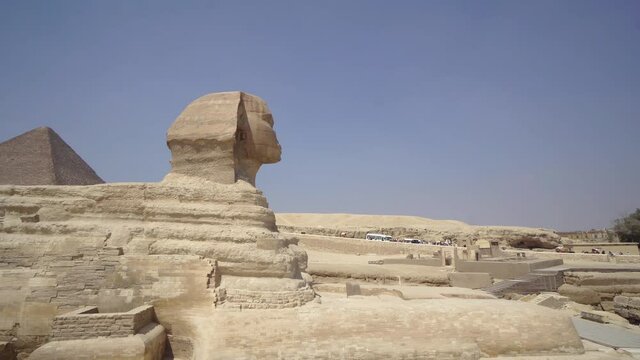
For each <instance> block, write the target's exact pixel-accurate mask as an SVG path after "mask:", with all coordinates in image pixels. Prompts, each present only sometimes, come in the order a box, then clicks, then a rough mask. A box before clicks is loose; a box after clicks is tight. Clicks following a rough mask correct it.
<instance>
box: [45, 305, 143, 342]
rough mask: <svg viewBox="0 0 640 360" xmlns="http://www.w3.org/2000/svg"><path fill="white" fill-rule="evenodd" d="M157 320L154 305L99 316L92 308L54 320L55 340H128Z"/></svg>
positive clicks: (53, 335) (53, 338) (57, 317)
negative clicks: (99, 338)
mask: <svg viewBox="0 0 640 360" xmlns="http://www.w3.org/2000/svg"><path fill="white" fill-rule="evenodd" d="M154 320H155V312H154V310H153V306H150V305H145V306H140V307H137V308H135V309H133V310H130V311H128V312H124V313H98V308H97V307H95V306H88V307H84V308H82V309H79V310H76V311H72V312H70V313H66V314H63V315H59V316H56V317H55V319H54V320H53V329H52V332H51V334H52V340H56V341H61V340H76V339H89V338H94V337H125V336H130V335H135V334H136V333H137V332H138V331H139V330H140V329H141V328H143V327H144V326H146V325H148V324H150V323H151V322H153V321H154Z"/></svg>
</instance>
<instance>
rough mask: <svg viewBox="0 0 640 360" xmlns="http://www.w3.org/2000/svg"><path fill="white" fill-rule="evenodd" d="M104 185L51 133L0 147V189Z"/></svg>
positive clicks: (34, 134) (29, 134) (21, 138)
mask: <svg viewBox="0 0 640 360" xmlns="http://www.w3.org/2000/svg"><path fill="white" fill-rule="evenodd" d="M102 183H104V181H103V180H102V179H101V178H100V177H99V176H98V175H97V174H96V172H95V171H93V169H92V168H91V167H90V166H89V165H88V164H87V163H86V162H85V161H84V160H82V158H81V157H80V156H79V155H78V154H77V153H76V152H75V151H73V149H72V148H71V147H70V146H69V145H67V143H66V142H64V140H62V138H60V136H59V135H58V134H56V132H55V131H53V129H51V128H48V127H39V128H36V129H33V130H31V131H27V132H26V133H24V134H22V135H18V136H16V137H14V138H13V139H9V140H7V141H5V142H3V143H0V185H91V184H102Z"/></svg>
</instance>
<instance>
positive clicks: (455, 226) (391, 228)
mask: <svg viewBox="0 0 640 360" xmlns="http://www.w3.org/2000/svg"><path fill="white" fill-rule="evenodd" d="M276 224H277V225H278V229H279V230H280V231H283V232H291V233H301V232H305V233H307V234H316V235H326V236H341V234H344V235H345V236H346V237H353V238H364V237H365V235H366V234H367V233H368V232H377V233H383V234H386V235H391V236H395V237H406V238H418V239H422V240H429V241H440V240H443V239H445V238H455V239H457V240H465V239H476V240H481V239H484V240H492V239H493V240H500V241H501V242H502V243H503V244H505V245H509V246H513V247H532V248H533V247H541V248H553V247H556V246H558V245H559V244H560V236H559V235H558V234H556V233H555V232H554V231H553V230H549V229H541V228H528V227H517V226H476V225H469V224H466V223H464V222H461V221H456V220H433V219H428V218H423V217H419V216H398V215H357V214H311V213H278V214H276Z"/></svg>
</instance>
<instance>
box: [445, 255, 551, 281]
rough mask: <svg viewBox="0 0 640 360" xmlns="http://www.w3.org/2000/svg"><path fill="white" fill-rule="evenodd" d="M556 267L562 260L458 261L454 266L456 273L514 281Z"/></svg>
mask: <svg viewBox="0 0 640 360" xmlns="http://www.w3.org/2000/svg"><path fill="white" fill-rule="evenodd" d="M556 265H562V260H559V259H546V260H526V261H525V260H522V261H517V262H515V261H514V262H510V261H487V260H481V261H463V260H458V261H457V262H456V264H455V267H456V271H459V272H476V273H489V274H491V276H492V277H494V278H497V279H514V278H517V277H519V276H523V275H526V274H529V273H531V272H533V271H534V270H537V269H543V268H546V267H551V266H556Z"/></svg>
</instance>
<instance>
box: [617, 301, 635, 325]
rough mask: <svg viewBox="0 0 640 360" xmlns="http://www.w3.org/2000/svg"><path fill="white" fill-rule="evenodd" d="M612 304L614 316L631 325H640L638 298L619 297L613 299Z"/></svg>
mask: <svg viewBox="0 0 640 360" xmlns="http://www.w3.org/2000/svg"><path fill="white" fill-rule="evenodd" d="M613 304H614V305H613V306H614V310H615V312H616V314H618V315H620V316H622V317H623V318H625V319H627V320H629V321H630V322H631V323H633V324H639V323H640V298H634V297H629V296H622V295H619V296H616V297H615V298H614V299H613Z"/></svg>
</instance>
